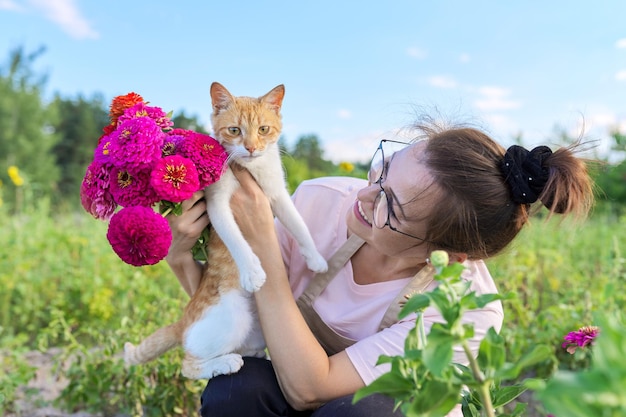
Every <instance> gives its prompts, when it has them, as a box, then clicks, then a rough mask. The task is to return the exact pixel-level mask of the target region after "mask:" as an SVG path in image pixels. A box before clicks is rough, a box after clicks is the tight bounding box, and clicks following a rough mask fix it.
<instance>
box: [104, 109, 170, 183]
mask: <svg viewBox="0 0 626 417" xmlns="http://www.w3.org/2000/svg"><path fill="white" fill-rule="evenodd" d="M110 139H111V143H110V145H109V147H108V151H109V154H110V157H111V162H112V163H113V165H115V166H116V167H118V168H120V169H124V170H126V171H128V172H133V173H136V172H138V171H143V170H146V169H152V167H153V166H154V164H155V163H156V161H157V160H158V159H159V158H161V147H162V146H163V140H164V139H165V134H164V133H163V132H162V131H161V128H160V127H159V126H158V125H157V124H156V123H155V121H154V120H152V119H151V118H149V117H147V116H142V117H137V118H134V119H128V120H125V121H123V122H122V123H120V124H119V125H118V127H117V129H116V130H115V131H114V132H113V133H111V135H110Z"/></svg>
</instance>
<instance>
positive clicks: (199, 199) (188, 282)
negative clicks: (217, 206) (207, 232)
mask: <svg viewBox="0 0 626 417" xmlns="http://www.w3.org/2000/svg"><path fill="white" fill-rule="evenodd" d="M167 221H168V222H169V225H170V229H171V230H172V243H171V245H170V250H169V252H168V254H167V256H166V257H165V261H166V262H167V264H168V265H169V267H170V269H171V270H172V272H174V275H176V278H178V281H180V285H182V287H183V289H184V290H185V292H186V293H187V294H188V295H189V296H190V297H191V296H192V295H193V293H194V292H195V291H196V289H198V285H199V284H200V279H201V278H202V264H200V263H198V262H196V261H195V260H194V259H193V254H192V253H191V248H193V246H194V245H195V243H196V241H197V240H198V238H199V237H200V234H201V233H202V231H203V230H204V229H205V228H206V227H207V226H208V225H209V216H208V215H207V212H206V203H205V202H204V192H203V191H198V192H196V193H195V194H194V195H193V196H192V197H191V198H190V199H188V200H185V201H183V202H182V213H181V214H180V215H178V216H177V215H175V214H170V215H168V216H167Z"/></svg>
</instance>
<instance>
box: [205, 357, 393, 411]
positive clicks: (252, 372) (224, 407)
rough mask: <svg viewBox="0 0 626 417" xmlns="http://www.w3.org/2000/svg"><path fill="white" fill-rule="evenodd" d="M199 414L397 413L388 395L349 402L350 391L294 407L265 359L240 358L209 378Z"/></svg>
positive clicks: (371, 396)
mask: <svg viewBox="0 0 626 417" xmlns="http://www.w3.org/2000/svg"><path fill="white" fill-rule="evenodd" d="M201 404H202V407H201V408H200V414H201V415H202V416H203V417H222V416H224V417H225V416H232V417H305V416H306V417H309V416H310V417H400V416H402V413H401V412H400V410H397V411H396V412H395V413H394V412H393V405H394V401H393V399H392V398H390V397H386V396H384V395H380V394H375V395H370V396H368V397H365V398H363V399H362V400H360V401H359V402H358V403H356V404H354V405H353V404H352V395H347V396H345V397H341V398H337V399H336V400H333V401H330V402H328V403H326V404H324V405H323V406H321V407H320V408H318V409H317V410H314V411H296V410H294V409H293V408H292V407H291V406H290V405H289V404H288V403H287V400H285V397H284V396H283V393H282V392H281V390H280V387H279V386H278V381H277V380H276V376H275V375H274V368H272V363H271V362H270V361H268V360H265V359H259V358H244V365H243V367H242V368H241V370H240V371H239V372H237V373H235V374H232V375H219V376H217V377H215V378H213V379H211V380H210V381H209V383H208V384H207V386H206V388H205V389H204V392H203V393H202V398H201Z"/></svg>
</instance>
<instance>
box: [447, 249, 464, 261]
mask: <svg viewBox="0 0 626 417" xmlns="http://www.w3.org/2000/svg"><path fill="white" fill-rule="evenodd" d="M448 255H449V256H450V263H454V262H458V263H460V264H462V263H463V262H465V261H467V253H457V252H454V253H449V254H448Z"/></svg>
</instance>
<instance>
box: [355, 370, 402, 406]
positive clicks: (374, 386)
mask: <svg viewBox="0 0 626 417" xmlns="http://www.w3.org/2000/svg"><path fill="white" fill-rule="evenodd" d="M413 390H414V387H413V384H411V382H409V381H407V380H406V379H404V378H402V376H401V375H399V374H397V373H396V372H393V371H392V372H387V373H386V374H383V375H381V376H379V377H378V378H377V379H375V380H374V381H372V383H371V384H369V385H366V386H365V387H363V388H361V389H359V390H357V392H355V393H354V397H353V398H352V403H353V404H354V403H356V402H357V401H359V400H360V399H362V398H364V397H367V396H368V395H372V394H376V393H380V394H384V395H388V396H390V397H393V398H395V399H403V398H408V397H409V396H410V395H411V393H412V391H413Z"/></svg>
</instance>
